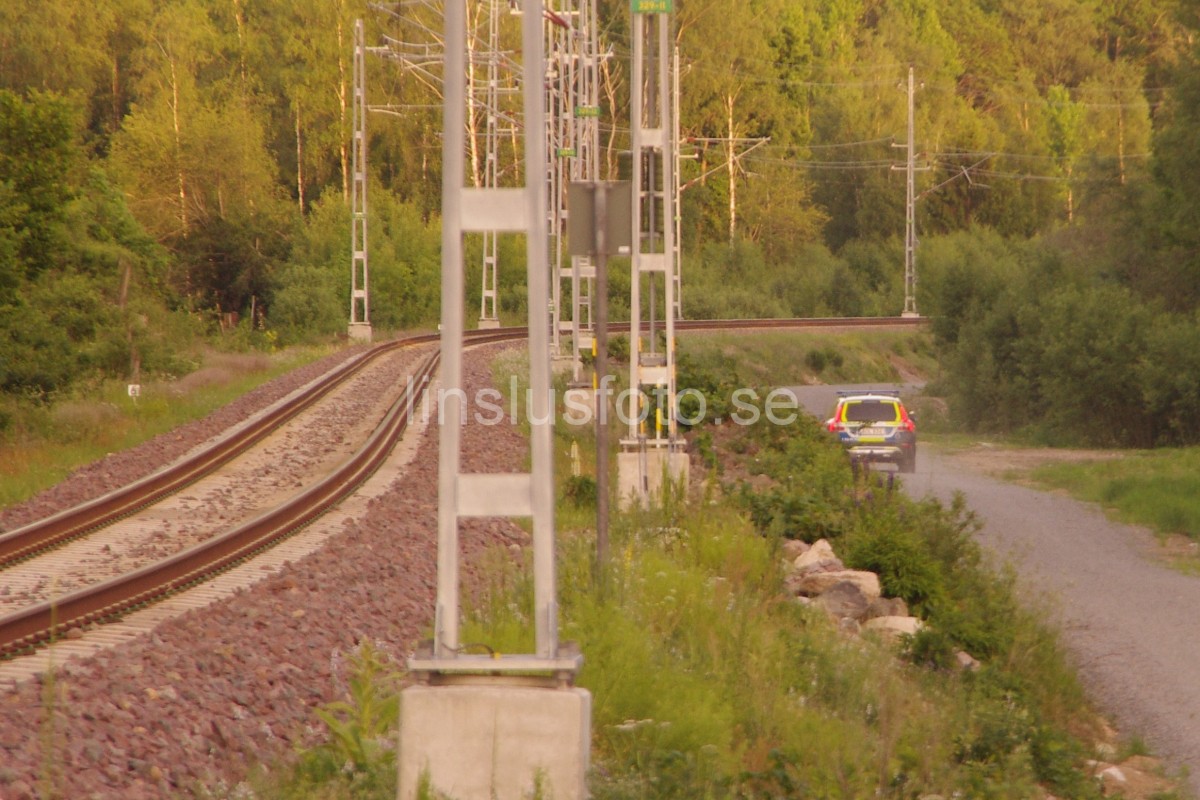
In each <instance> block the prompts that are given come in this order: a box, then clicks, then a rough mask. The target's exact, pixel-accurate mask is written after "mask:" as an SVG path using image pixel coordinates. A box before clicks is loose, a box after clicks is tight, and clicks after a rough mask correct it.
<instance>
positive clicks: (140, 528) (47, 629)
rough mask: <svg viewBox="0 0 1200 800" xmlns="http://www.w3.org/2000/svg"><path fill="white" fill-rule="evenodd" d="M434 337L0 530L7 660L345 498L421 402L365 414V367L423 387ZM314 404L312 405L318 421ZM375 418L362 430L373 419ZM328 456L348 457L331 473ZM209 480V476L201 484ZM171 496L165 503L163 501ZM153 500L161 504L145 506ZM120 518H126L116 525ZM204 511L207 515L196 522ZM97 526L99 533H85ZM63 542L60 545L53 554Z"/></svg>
mask: <svg viewBox="0 0 1200 800" xmlns="http://www.w3.org/2000/svg"><path fill="white" fill-rule="evenodd" d="M914 324H918V321H917V320H911V319H898V318H857V319H851V320H846V319H837V320H722V321H681V322H679V323H677V327H678V328H679V329H680V330H682V331H688V330H692V331H696V330H730V329H732V330H748V329H764V328H812V327H831V326H838V327H845V326H853V327H869V326H884V325H887V326H892V325H905V326H908V325H914ZM613 329H614V330H615V331H620V330H622V329H624V330H628V327H627V326H613ZM523 333H524V331H523V329H501V330H497V331H480V332H475V333H473V334H472V335H471V336H470V337H469V338H468V343H469V344H481V343H487V342H493V341H502V340H511V339H516V338H520V337H521V336H522V335H523ZM436 338H437V337H436V336H424V337H413V338H410V339H406V340H400V341H398V342H390V343H387V344H384V345H379V346H377V347H375V348H373V349H372V350H371V351H369V352H368V353H367V354H365V355H364V356H362V357H359V358H357V359H354V360H353V361H352V362H350V363H348V364H346V365H344V366H342V367H339V368H338V369H335V370H333V371H331V372H330V373H329V374H328V375H326V376H325V377H323V378H321V379H319V380H317V381H313V382H312V383H311V384H310V385H309V386H308V387H306V390H305V391H303V392H298V393H296V396H295V397H292V398H290V399H289V400H287V401H286V402H281V403H279V404H276V406H275V407H272V408H271V409H270V410H268V411H266V412H264V413H263V414H261V415H259V418H258V419H256V420H254V421H253V422H251V423H247V424H246V425H244V426H239V428H238V429H237V430H234V431H232V432H231V433H230V434H229V435H227V436H225V437H222V438H221V439H219V440H218V441H215V442H213V443H211V444H210V445H209V446H207V447H204V448H201V449H199V450H198V451H197V452H195V453H193V454H191V455H189V456H188V457H186V458H183V459H180V460H179V461H178V462H177V463H175V464H173V465H172V466H171V467H170V468H168V469H164V470H160V471H159V472H156V473H154V474H153V475H151V476H148V477H147V478H143V479H141V480H139V481H135V482H134V483H132V484H130V485H129V486H127V487H124V488H122V489H118V490H116V491H114V492H110V493H109V494H107V495H105V496H103V497H101V498H97V499H96V500H93V501H90V502H87V503H83V504H81V505H79V506H76V507H75V508H72V509H67V510H66V511H63V512H61V513H59V514H55V515H53V516H51V517H48V518H47V519H45V520H42V521H39V522H36V523H33V524H31V525H27V526H24V527H23V528H21V529H18V530H17V531H13V532H10V533H7V534H4V535H0V567H3V566H5V565H12V564H14V563H17V562H25V563H23V564H20V565H19V566H18V567H10V568H8V569H4V570H3V571H0V657H2V656H7V655H12V654H15V653H19V652H22V651H28V650H30V649H31V648H33V647H36V646H37V645H39V644H42V643H45V642H47V641H49V640H51V639H53V638H55V637H57V636H60V635H62V634H63V633H64V632H65V631H66V630H68V629H70V628H74V627H80V626H86V625H89V624H91V623H93V622H97V621H102V620H105V619H109V618H114V617H117V616H120V615H121V614H123V613H125V612H126V611H127V610H128V609H130V608H132V607H136V606H138V605H140V604H143V603H146V602H149V601H152V600H154V599H156V598H159V597H162V596H165V595H167V594H170V593H172V592H175V591H177V590H179V589H181V588H184V587H186V586H189V585H192V584H195V583H197V582H199V581H201V580H203V579H205V578H206V577H208V576H210V575H212V574H215V573H217V572H219V571H221V570H223V569H225V568H227V567H228V566H230V565H232V564H235V563H238V562H239V561H241V560H244V559H245V558H247V557H248V556H249V555H251V554H253V553H255V552H257V551H260V550H262V549H264V548H266V547H269V546H270V545H271V543H272V542H274V541H276V540H278V539H280V538H282V537H285V536H287V535H289V534H290V533H291V532H293V531H294V530H296V529H297V528H299V527H302V526H303V525H305V524H306V523H307V522H308V521H311V520H312V519H313V518H315V517H316V516H318V515H319V514H321V513H323V511H324V510H326V509H327V508H329V507H330V506H332V505H334V504H336V503H337V502H339V501H340V500H341V499H342V498H343V497H345V496H346V495H347V494H348V493H350V492H352V491H353V489H354V487H355V486H357V485H358V484H359V483H361V482H362V481H363V480H364V479H365V478H366V477H367V476H368V475H369V474H370V473H371V472H372V471H373V470H374V469H375V468H376V467H377V466H378V465H379V463H380V462H381V461H382V460H383V459H384V458H386V455H387V453H388V452H389V451H390V449H391V447H392V446H393V444H394V443H395V441H396V440H397V439H398V438H399V436H400V434H401V433H402V432H403V429H404V427H405V425H406V424H407V411H408V409H409V408H411V407H412V405H413V404H414V403H415V402H416V401H417V400H418V398H417V397H414V396H409V395H407V394H402V395H400V396H399V398H398V399H397V400H396V402H395V403H393V404H391V405H390V406H389V407H388V408H387V409H386V411H385V410H384V409H382V408H375V409H374V410H371V411H367V410H366V408H367V407H368V406H371V405H372V404H373V403H374V404H376V405H378V401H379V398H380V397H381V396H383V394H384V393H383V392H381V391H380V390H379V389H377V388H376V389H372V388H369V386H370V381H371V374H372V370H373V369H376V368H375V367H370V365H371V364H373V363H375V362H379V361H381V360H386V359H385V358H384V357H385V356H388V355H389V354H390V356H391V357H392V358H397V357H402V356H397V353H398V352H399V353H403V354H407V355H408V358H407V365H406V369H407V376H412V378H413V380H411V381H410V380H408V379H407V376H406V377H405V378H400V379H399V380H398V382H400V383H403V384H406V385H407V384H413V385H414V386H416V387H419V386H421V385H422V384H423V382H424V381H425V380H426V379H427V378H428V377H429V375H430V374H431V373H432V372H433V370H434V368H435V366H436V355H433V354H429V355H426V356H424V357H418V355H417V353H418V351H419V349H420V348H421V347H422V346H424V347H425V349H426V352H427V353H429V352H431V351H432V347H431V345H432V343H433V342H434V341H436ZM417 361H420V365H419V367H418V366H417V364H416V362H417ZM392 381H393V383H395V382H397V380H396V379H395V378H393V379H392ZM339 391H340V392H343V393H348V394H349V395H351V396H356V399H357V401H358V402H357V403H356V404H354V405H353V408H356V409H357V410H349V411H345V412H343V415H342V416H341V417H339V418H338V419H330V420H326V421H325V423H326V424H324V426H322V425H321V424H320V423H319V422H318V423H313V422H309V423H297V424H298V426H299V427H293V428H292V429H291V431H290V433H288V432H287V431H286V430H284V429H282V428H281V426H283V425H284V424H285V423H287V422H288V421H289V420H293V419H296V418H297V417H298V415H300V414H301V413H302V412H304V411H305V410H306V409H313V408H314V406H315V404H316V403H318V402H319V401H320V400H321V398H324V397H326V396H327V395H331V394H336V393H337V392H339ZM383 405H387V404H386V403H384V404H383ZM320 413H321V412H320V411H319V410H318V411H317V412H316V417H317V418H318V419H319V417H320ZM381 418H382V421H380V422H379V424H378V425H377V426H375V427H374V430H373V431H371V432H370V435H369V436H368V435H367V434H368V431H367V430H366V428H369V427H371V424H370V423H373V422H375V421H377V420H380V419H381ZM305 424H307V425H309V426H310V427H308V428H305V427H304V425H305ZM314 424H315V427H311V426H313V425H314ZM289 436H290V438H291V439H292V441H291V442H287V441H280V442H278V443H277V444H276V445H275V449H274V450H273V449H272V442H271V437H277V438H280V439H286V438H287V437H289ZM363 439H365V440H366V444H364V445H362V447H361V448H359V449H358V450H357V451H356V452H354V453H353V454H352V455H351V454H349V453H348V449H353V448H352V447H350V446H349V445H350V444H357V442H358V441H360V440H363ZM339 440H340V444H339ZM250 448H255V449H256V452H257V453H258V455H255V456H253V457H251V456H246V463H245V464H243V466H242V469H243V473H242V474H243V477H242V478H240V479H239V478H237V477H230V476H229V475H234V476H236V475H237V474H238V473H237V471H236V470H234V471H233V472H231V473H230V474H229V475H226V476H225V477H211V478H205V476H209V475H213V474H214V473H215V471H216V470H218V469H220V468H221V467H222V466H224V465H230V464H231V463H232V462H235V459H238V460H240V459H239V456H240V455H241V454H243V453H246V452H247V451H248V450H249V449H250ZM339 448H340V449H339ZM298 454H299V455H298ZM289 461H291V462H293V463H291V464H288V463H287V462H289ZM295 462H304V463H295ZM331 462H340V466H337V468H336V469H335V468H334V464H333V463H331ZM247 470H248V473H247V472H246V471H247ZM246 474H249V475H250V476H252V477H250V478H247V477H244V476H245V475H246ZM201 480H204V481H205V482H204V483H198V481H201ZM185 487H186V488H185ZM302 487H307V488H302ZM181 490H182V491H181ZM172 495H174V496H173V497H171V496H172ZM167 497H171V499H170V500H169V501H167V502H161V501H163V499H164V498H167ZM156 503H157V504H158V506H156V510H155V511H154V512H153V513H141V512H140V509H143V508H146V507H148V506H152V505H154V504H156ZM126 517H129V520H128V522H126V523H120V524H114V523H116V522H117V521H118V520H122V519H124V518H126ZM201 517H208V518H209V522H208V523H206V524H201V523H200V518H201ZM97 530H99V533H98V535H96V536H94V537H93V536H88V537H87V538H86V539H84V538H82V537H84V536H85V534H88V533H89V532H92V531H97ZM76 539H78V540H79V541H77V542H74V543H71V544H66V545H65V546H61V545H62V544H63V543H64V542H72V540H76ZM60 546H61V547H60ZM55 547H60V549H58V550H54V551H52V552H46V551H51V550H52V549H53V548H55ZM39 553H44V554H43V555H38V554H39Z"/></svg>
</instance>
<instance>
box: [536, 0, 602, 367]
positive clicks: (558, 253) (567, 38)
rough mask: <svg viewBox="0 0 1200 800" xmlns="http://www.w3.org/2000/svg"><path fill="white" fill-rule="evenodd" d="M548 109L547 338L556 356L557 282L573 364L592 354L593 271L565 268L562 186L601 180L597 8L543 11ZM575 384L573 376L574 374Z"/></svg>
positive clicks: (575, 5)
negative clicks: (567, 300)
mask: <svg viewBox="0 0 1200 800" xmlns="http://www.w3.org/2000/svg"><path fill="white" fill-rule="evenodd" d="M545 15H546V109H547V125H546V134H547V143H548V148H547V151H548V155H549V157H550V159H551V163H550V165H549V176H550V177H549V182H548V190H549V193H550V194H549V197H550V215H549V223H550V259H551V271H552V273H553V275H554V283H553V297H552V298H551V301H550V309H551V317H552V320H551V328H550V329H551V332H552V333H551V336H552V341H553V347H554V352H555V353H562V349H563V348H562V342H561V336H562V333H563V332H564V330H566V327H565V324H564V319H565V318H564V315H563V308H564V303H563V282H564V281H567V282H569V287H570V297H571V311H570V323H571V325H570V332H571V342H572V345H571V346H572V356H573V363H574V364H575V366H576V368H577V369H578V366H579V364H580V357H579V354H580V350H581V348H588V349H590V348H591V346H592V339H593V336H594V333H593V324H592V313H591V312H592V288H593V282H594V279H595V275H596V269H595V265H594V264H593V263H592V262H591V259H590V258H589V257H586V256H574V257H572V258H571V264H570V266H569V267H568V266H565V265H564V256H565V253H566V246H565V241H564V240H565V236H566V228H567V219H568V215H569V213H570V209H569V208H568V207H567V186H568V185H569V184H570V183H572V182H581V181H594V180H597V179H598V178H599V172H600V90H599V85H600V58H601V57H600V54H599V36H598V27H597V24H596V3H595V0H557V1H556V2H552V3H551V4H548V5H547V8H546V12H545ZM576 378H578V374H576Z"/></svg>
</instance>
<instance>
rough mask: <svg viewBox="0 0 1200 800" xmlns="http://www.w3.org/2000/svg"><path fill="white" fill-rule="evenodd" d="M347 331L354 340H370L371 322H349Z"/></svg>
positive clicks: (368, 341)
mask: <svg viewBox="0 0 1200 800" xmlns="http://www.w3.org/2000/svg"><path fill="white" fill-rule="evenodd" d="M347 333H348V334H349V335H350V338H351V339H353V340H354V341H356V342H367V343H368V344H369V343H370V341H371V323H369V322H351V323H350V326H349V329H348V330H347Z"/></svg>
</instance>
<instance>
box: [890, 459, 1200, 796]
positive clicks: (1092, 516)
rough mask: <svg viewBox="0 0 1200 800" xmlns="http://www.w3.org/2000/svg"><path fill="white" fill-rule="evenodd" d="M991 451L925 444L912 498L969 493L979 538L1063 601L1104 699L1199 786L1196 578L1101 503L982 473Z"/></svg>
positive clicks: (1060, 610) (1075, 644)
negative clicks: (947, 451) (946, 450)
mask: <svg viewBox="0 0 1200 800" xmlns="http://www.w3.org/2000/svg"><path fill="white" fill-rule="evenodd" d="M986 468H987V463H986V459H984V460H982V461H981V460H980V458H979V455H978V453H975V454H972V455H970V456H965V455H962V456H955V455H942V454H938V453H935V452H933V450H932V449H931V448H924V449H923V450H922V452H921V455H920V460H919V463H918V466H917V473H916V474H915V475H912V476H907V480H906V481H905V487H906V489H907V491H908V492H909V493H910V494H911V495H913V496H914V497H918V498H920V497H925V496H930V495H932V496H934V497H937V498H939V499H941V500H943V501H948V500H950V499H951V498H952V497H953V496H954V494H955V493H956V492H962V493H963V495H964V496H965V498H966V500H967V503H968V505H969V506H970V507H971V508H972V509H974V510H975V511H976V512H977V513H978V515H979V516H980V518H981V520H982V521H983V523H984V527H983V529H982V531H981V532H980V540H981V542H982V543H983V544H984V545H985V546H986V547H988V548H989V549H990V550H992V551H994V552H995V553H997V554H998V555H999V556H1000V557H1001V558H1004V559H1010V560H1011V561H1012V562H1013V563H1014V564H1015V565H1016V567H1017V569H1018V571H1019V574H1020V576H1021V579H1022V582H1023V585H1024V586H1025V587H1026V589H1027V590H1028V591H1030V592H1031V593H1036V594H1044V595H1046V596H1047V597H1048V598H1049V600H1050V602H1051V604H1052V606H1053V607H1054V608H1056V609H1057V614H1058V617H1059V622H1060V624H1061V627H1062V630H1063V632H1064V637H1065V641H1066V643H1067V646H1068V647H1069V648H1070V650H1071V652H1072V653H1073V655H1074V657H1075V661H1076V664H1077V665H1078V667H1079V670H1080V674H1081V675H1082V677H1083V680H1084V681H1085V683H1086V685H1087V686H1088V688H1089V690H1090V692H1091V694H1092V696H1093V697H1094V698H1095V699H1096V701H1097V703H1098V704H1099V706H1100V707H1101V708H1102V709H1103V710H1104V711H1105V712H1106V713H1108V714H1109V715H1110V716H1111V717H1112V718H1113V719H1114V720H1115V721H1116V722H1117V724H1118V725H1119V726H1120V727H1121V729H1122V730H1124V731H1127V732H1137V733H1138V734H1140V735H1142V736H1143V737H1144V738H1145V740H1146V741H1147V743H1148V744H1149V745H1150V746H1151V748H1153V749H1154V751H1155V752H1156V753H1158V754H1161V755H1163V756H1164V757H1166V758H1167V759H1168V761H1170V762H1172V763H1173V764H1174V765H1175V766H1179V767H1186V768H1187V769H1188V770H1189V771H1190V773H1191V784H1192V786H1193V788H1194V789H1195V790H1197V791H1198V792H1200V578H1197V577H1189V576H1187V575H1184V574H1181V573H1179V572H1176V571H1174V570H1172V569H1170V568H1169V567H1168V566H1166V565H1165V564H1164V563H1163V561H1162V559H1160V558H1157V557H1156V550H1157V548H1158V544H1157V542H1156V541H1155V539H1154V537H1153V536H1152V535H1151V534H1150V533H1149V532H1148V531H1146V530H1144V529H1141V528H1137V527H1134V526H1130V525H1121V524H1118V523H1114V522H1111V521H1109V520H1108V519H1106V518H1105V517H1104V515H1103V513H1101V511H1100V510H1099V509H1097V508H1096V507H1095V506H1092V505H1089V504H1086V503H1081V502H1079V501H1076V500H1073V499H1070V498H1068V497H1064V496H1061V495H1058V494H1050V493H1047V492H1041V491H1037V490H1034V489H1030V488H1026V487H1024V486H1018V485H1014V484H1011V483H1005V482H1003V481H1000V480H997V479H996V478H993V477H989V476H988V475H986V474H984V472H985V471H986Z"/></svg>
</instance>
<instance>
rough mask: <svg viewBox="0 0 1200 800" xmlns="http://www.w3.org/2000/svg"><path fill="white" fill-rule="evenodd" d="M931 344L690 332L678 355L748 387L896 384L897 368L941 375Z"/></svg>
mask: <svg viewBox="0 0 1200 800" xmlns="http://www.w3.org/2000/svg"><path fill="white" fill-rule="evenodd" d="M932 341H933V340H932V337H931V336H930V334H929V333H927V332H924V331H854V332H850V333H826V332H820V331H817V330H812V331H808V330H801V331H749V332H746V333H729V332H720V333H694V332H688V333H687V334H686V335H684V336H681V337H680V339H679V352H680V354H681V356H682V357H685V358H689V359H692V360H693V361H694V362H695V363H696V364H697V365H698V366H700V367H703V368H710V369H711V368H718V367H720V368H723V369H726V370H732V371H735V372H736V375H737V379H738V380H739V381H740V382H741V384H742V385H745V386H787V385H798V384H802V383H809V382H820V383H866V382H873V381H880V382H882V381H888V382H894V381H900V380H901V376H900V373H899V372H897V369H896V365H897V364H904V365H906V366H907V367H908V368H910V369H912V370H913V371H915V372H917V373H920V374H922V375H934V374H936V373H937V369H938V367H937V360H936V357H935V354H934V352H933V344H932Z"/></svg>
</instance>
